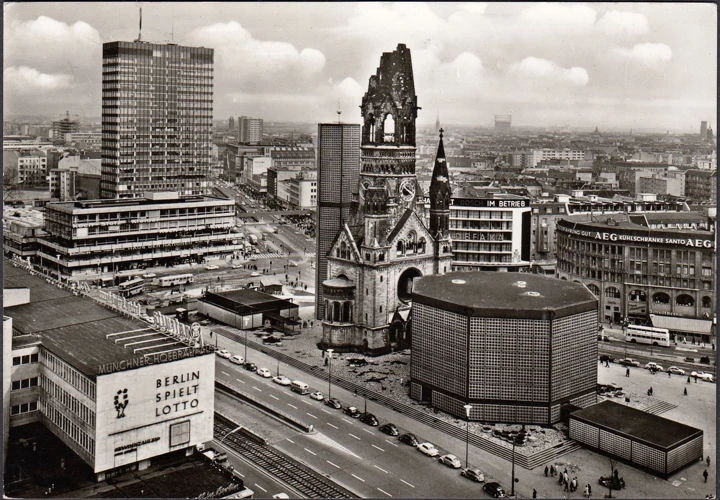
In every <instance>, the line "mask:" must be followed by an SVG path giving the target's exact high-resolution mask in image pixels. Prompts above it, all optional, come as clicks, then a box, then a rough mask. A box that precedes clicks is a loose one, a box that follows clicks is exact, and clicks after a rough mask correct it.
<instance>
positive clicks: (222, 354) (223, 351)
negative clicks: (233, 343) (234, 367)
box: [215, 349, 232, 359]
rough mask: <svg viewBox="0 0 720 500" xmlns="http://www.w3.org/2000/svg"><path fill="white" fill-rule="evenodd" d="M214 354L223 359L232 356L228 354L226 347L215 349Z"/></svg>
mask: <svg viewBox="0 0 720 500" xmlns="http://www.w3.org/2000/svg"><path fill="white" fill-rule="evenodd" d="M215 354H217V355H218V356H220V357H221V358H225V359H229V358H230V356H232V354H230V351H228V350H227V349H220V350H219V351H215Z"/></svg>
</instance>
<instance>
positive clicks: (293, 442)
mask: <svg viewBox="0 0 720 500" xmlns="http://www.w3.org/2000/svg"><path fill="white" fill-rule="evenodd" d="M285 439H287V440H288V441H290V442H291V443H292V444H295V441H293V440H292V439H290V438H285Z"/></svg>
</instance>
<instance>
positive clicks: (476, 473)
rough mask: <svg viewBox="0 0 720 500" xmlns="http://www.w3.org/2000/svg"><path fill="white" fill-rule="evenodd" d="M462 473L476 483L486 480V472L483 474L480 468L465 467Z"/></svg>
mask: <svg viewBox="0 0 720 500" xmlns="http://www.w3.org/2000/svg"><path fill="white" fill-rule="evenodd" d="M460 475H461V476H463V477H466V478H468V479H470V480H471V481H475V482H476V483H484V482H485V474H483V473H482V472H481V471H480V469H463V470H462V471H460Z"/></svg>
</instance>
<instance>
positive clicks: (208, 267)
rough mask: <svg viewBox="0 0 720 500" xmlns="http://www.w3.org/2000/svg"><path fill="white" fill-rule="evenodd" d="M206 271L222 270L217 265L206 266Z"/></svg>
mask: <svg viewBox="0 0 720 500" xmlns="http://www.w3.org/2000/svg"><path fill="white" fill-rule="evenodd" d="M205 269H207V270H208V271H214V270H216V269H220V268H219V267H218V266H216V265H215V264H208V265H207V266H205Z"/></svg>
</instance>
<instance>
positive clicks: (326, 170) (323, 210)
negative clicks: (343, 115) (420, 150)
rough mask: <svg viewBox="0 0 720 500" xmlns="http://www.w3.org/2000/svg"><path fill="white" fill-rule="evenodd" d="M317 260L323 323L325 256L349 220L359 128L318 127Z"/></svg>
mask: <svg viewBox="0 0 720 500" xmlns="http://www.w3.org/2000/svg"><path fill="white" fill-rule="evenodd" d="M317 172H318V173H317V175H318V181H317V186H318V193H317V200H318V207H317V217H318V220H317V224H316V228H317V229H316V235H317V257H316V266H315V280H316V281H315V283H316V295H315V315H316V317H317V318H318V319H322V318H323V317H324V314H325V302H324V300H323V294H322V286H321V284H322V282H323V281H325V280H326V279H327V277H328V276H327V253H328V251H329V250H330V245H332V242H333V240H334V239H335V237H336V236H337V234H338V232H340V229H341V228H342V227H343V225H344V224H347V223H348V222H349V220H350V207H351V203H352V193H353V192H354V191H356V190H357V183H358V175H359V173H360V125H357V124H352V123H319V124H318V139H317Z"/></svg>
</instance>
